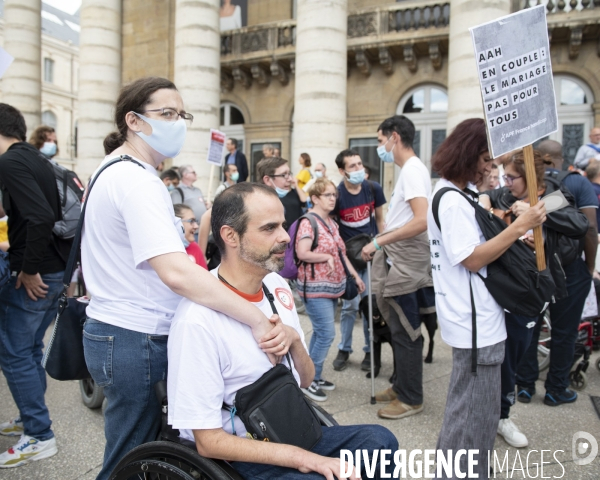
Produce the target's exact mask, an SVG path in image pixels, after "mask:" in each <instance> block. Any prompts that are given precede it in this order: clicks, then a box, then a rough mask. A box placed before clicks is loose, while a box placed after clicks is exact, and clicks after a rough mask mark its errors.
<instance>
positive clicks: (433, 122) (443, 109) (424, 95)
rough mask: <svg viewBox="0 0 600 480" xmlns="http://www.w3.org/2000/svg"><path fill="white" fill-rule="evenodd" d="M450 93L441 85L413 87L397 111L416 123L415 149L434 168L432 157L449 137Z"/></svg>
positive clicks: (401, 101)
mask: <svg viewBox="0 0 600 480" xmlns="http://www.w3.org/2000/svg"><path fill="white" fill-rule="evenodd" d="M447 112H448V94H447V93H446V90H445V89H444V88H443V87H440V86H437V85H420V86H418V87H416V88H414V89H412V90H410V91H409V92H408V93H407V94H406V95H404V97H402V99H401V100H400V103H399V104H398V108H397V109H396V114H398V115H405V116H406V117H408V118H409V119H410V120H411V121H412V122H413V123H414V124H415V130H416V131H415V140H414V142H413V148H414V150H415V153H416V154H417V156H418V157H419V158H420V159H421V160H422V161H423V162H424V163H425V165H427V168H429V169H430V170H431V157H432V155H433V154H434V153H435V151H436V150H437V149H438V147H439V146H440V145H441V143H442V142H443V141H444V139H445V138H446V119H447Z"/></svg>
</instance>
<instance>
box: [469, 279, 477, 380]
mask: <svg viewBox="0 0 600 480" xmlns="http://www.w3.org/2000/svg"><path fill="white" fill-rule="evenodd" d="M469 292H470V294H471V373H472V374H473V376H475V377H476V376H477V310H476V309H475V296H474V295H473V285H472V284H471V272H469Z"/></svg>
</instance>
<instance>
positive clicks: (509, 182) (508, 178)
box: [502, 175, 522, 186]
mask: <svg viewBox="0 0 600 480" xmlns="http://www.w3.org/2000/svg"><path fill="white" fill-rule="evenodd" d="M502 178H503V179H504V182H505V183H506V184H507V185H508V186H510V185H512V184H513V182H514V181H515V180H516V179H517V178H522V175H519V176H518V177H513V176H512V175H502Z"/></svg>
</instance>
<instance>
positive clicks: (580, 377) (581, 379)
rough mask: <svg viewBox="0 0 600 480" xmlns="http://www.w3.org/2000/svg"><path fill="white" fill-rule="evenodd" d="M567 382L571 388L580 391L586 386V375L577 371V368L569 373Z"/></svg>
mask: <svg viewBox="0 0 600 480" xmlns="http://www.w3.org/2000/svg"><path fill="white" fill-rule="evenodd" d="M569 382H570V383H571V388H573V389H574V390H577V391H580V390H583V389H584V388H585V387H587V383H588V380H587V375H586V374H585V372H578V371H577V370H574V371H572V372H571V373H569Z"/></svg>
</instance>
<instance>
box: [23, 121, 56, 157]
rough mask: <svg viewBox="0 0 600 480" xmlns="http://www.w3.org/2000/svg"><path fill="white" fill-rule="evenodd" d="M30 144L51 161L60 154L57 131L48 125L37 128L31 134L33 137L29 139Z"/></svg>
mask: <svg viewBox="0 0 600 480" xmlns="http://www.w3.org/2000/svg"><path fill="white" fill-rule="evenodd" d="M29 143H31V144H32V145H33V146H34V147H35V148H37V149H38V150H39V151H40V152H42V153H43V154H44V156H45V157H46V158H48V159H49V160H50V159H52V158H53V157H54V156H56V155H57V154H58V145H57V140H56V131H55V130H54V128H52V127H49V126H48V125H40V126H39V127H37V128H36V129H35V130H34V131H33V133H32V134H31V137H29Z"/></svg>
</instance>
